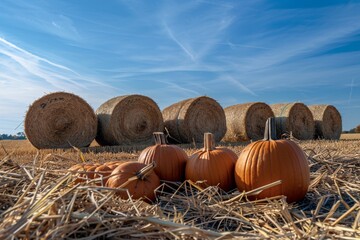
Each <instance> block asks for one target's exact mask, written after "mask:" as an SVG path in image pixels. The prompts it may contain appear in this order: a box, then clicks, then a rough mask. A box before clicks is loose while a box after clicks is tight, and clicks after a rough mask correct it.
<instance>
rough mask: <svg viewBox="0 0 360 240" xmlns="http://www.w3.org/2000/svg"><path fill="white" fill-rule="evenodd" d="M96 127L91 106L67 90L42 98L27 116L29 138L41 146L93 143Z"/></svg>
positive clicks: (26, 123)
mask: <svg viewBox="0 0 360 240" xmlns="http://www.w3.org/2000/svg"><path fill="white" fill-rule="evenodd" d="M96 128H97V120H96V115H95V113H94V110H93V109H92V108H91V107H90V105H89V104H88V103H87V102H85V101H84V100H83V99H82V98H80V97H79V96H76V95H74V94H71V93H66V92H55V93H51V94H47V95H45V96H43V97H41V98H40V99H38V100H36V101H35V102H34V103H33V104H32V105H31V106H30V107H29V110H28V111H27V113H26V116H25V134H26V137H27V138H28V139H29V141H30V142H31V144H32V145H33V146H35V147H36V148H38V149H44V148H68V147H71V146H75V147H86V146H89V145H90V143H91V142H92V141H93V140H94V138H95V136H96Z"/></svg>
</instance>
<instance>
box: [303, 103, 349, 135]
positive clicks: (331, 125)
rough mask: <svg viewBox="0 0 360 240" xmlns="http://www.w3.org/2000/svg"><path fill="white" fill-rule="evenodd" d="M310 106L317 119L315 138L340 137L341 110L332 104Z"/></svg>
mask: <svg viewBox="0 0 360 240" xmlns="http://www.w3.org/2000/svg"><path fill="white" fill-rule="evenodd" d="M308 107H309V109H310V111H311V112H312V114H313V116H314V120H315V138H316V139H318V138H324V139H340V135H341V132H342V120H341V115H340V113H339V111H338V110H337V109H336V108H335V107H334V106H332V105H311V106H308Z"/></svg>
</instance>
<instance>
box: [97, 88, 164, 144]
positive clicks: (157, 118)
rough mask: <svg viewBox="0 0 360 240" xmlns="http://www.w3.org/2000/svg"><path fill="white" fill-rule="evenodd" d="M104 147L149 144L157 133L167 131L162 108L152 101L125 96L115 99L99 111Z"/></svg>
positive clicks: (99, 137) (99, 135) (139, 97)
mask: <svg viewBox="0 0 360 240" xmlns="http://www.w3.org/2000/svg"><path fill="white" fill-rule="evenodd" d="M96 114H97V117H98V134H97V136H96V141H97V142H98V143H99V144H100V145H131V144H146V143H150V142H151V141H152V137H153V132H159V131H163V130H164V123H163V118H162V115H161V111H160V109H159V107H158V105H157V104H156V103H155V102H154V101H153V100H152V99H151V98H149V97H146V96H142V95H125V96H119V97H115V98H112V99H110V100H108V101H106V102H105V103H103V104H102V105H101V106H100V107H99V108H98V109H97V110H96Z"/></svg>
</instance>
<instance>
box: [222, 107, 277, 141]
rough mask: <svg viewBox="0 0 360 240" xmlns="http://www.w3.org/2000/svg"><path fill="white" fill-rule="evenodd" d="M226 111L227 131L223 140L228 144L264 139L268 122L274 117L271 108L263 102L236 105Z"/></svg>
mask: <svg viewBox="0 0 360 240" xmlns="http://www.w3.org/2000/svg"><path fill="white" fill-rule="evenodd" d="M224 111H225V116H226V128H227V131H226V134H225V137H224V139H223V140H224V141H227V142H239V141H249V140H254V141H255V140H259V139H262V138H263V137H264V131H265V123H266V120H267V119H268V118H269V117H274V113H273V111H272V110H271V107H270V106H269V105H267V104H266V103H263V102H255V103H244V104H236V105H233V106H230V107H227V108H225V109H224Z"/></svg>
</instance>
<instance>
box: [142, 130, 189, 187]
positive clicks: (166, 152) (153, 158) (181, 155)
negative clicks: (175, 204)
mask: <svg viewBox="0 0 360 240" xmlns="http://www.w3.org/2000/svg"><path fill="white" fill-rule="evenodd" d="M154 138H155V145H153V146H150V147H147V148H146V149H144V150H143V151H142V152H141V154H140V156H139V159H138V161H139V162H141V163H145V164H150V163H152V162H155V163H156V168H155V169H154V171H155V173H156V174H157V175H158V176H159V177H160V179H162V180H167V181H183V180H184V172H185V166H186V162H187V160H188V156H187V154H186V153H185V151H184V150H183V149H181V148H180V147H178V146H175V145H167V144H166V140H165V136H164V133H162V132H154Z"/></svg>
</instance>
